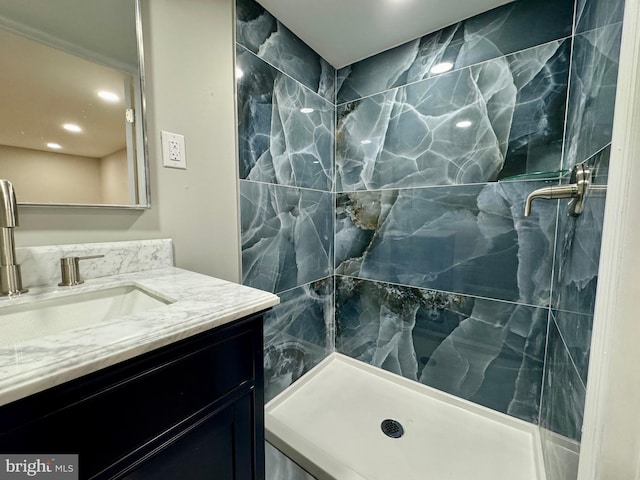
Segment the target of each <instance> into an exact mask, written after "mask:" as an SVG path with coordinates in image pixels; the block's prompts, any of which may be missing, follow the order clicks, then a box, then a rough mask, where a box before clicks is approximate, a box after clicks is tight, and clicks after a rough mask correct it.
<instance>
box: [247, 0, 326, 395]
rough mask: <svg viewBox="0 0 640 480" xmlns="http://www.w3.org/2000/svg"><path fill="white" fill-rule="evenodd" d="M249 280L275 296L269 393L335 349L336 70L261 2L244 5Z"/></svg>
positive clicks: (269, 331)
mask: <svg viewBox="0 0 640 480" xmlns="http://www.w3.org/2000/svg"><path fill="white" fill-rule="evenodd" d="M236 41H237V43H236V67H237V68H236V76H237V103H238V147H239V148H238V155H239V175H240V216H241V219H240V220H241V222H240V223H241V237H242V238H241V241H242V280H243V283H244V284H246V285H250V286H252V287H256V288H260V289H263V290H267V291H270V292H274V293H277V294H278V295H279V296H280V300H281V303H280V305H279V306H277V307H276V308H274V309H273V310H272V311H271V312H269V313H268V314H267V316H266V318H265V389H266V391H265V398H266V400H267V401H268V400H271V399H272V398H273V397H275V396H276V395H277V394H278V393H280V392H281V391H282V390H284V389H285V388H286V387H287V386H289V385H291V383H293V382H294V381H295V380H297V379H298V378H299V377H300V376H301V375H302V374H304V373H305V372H306V371H308V370H309V369H310V368H311V367H313V366H314V365H316V364H317V363H318V362H319V361H321V360H322V359H323V358H324V357H326V356H327V355H328V353H330V352H332V351H333V349H334V334H333V330H334V329H333V323H334V322H333V311H334V309H333V236H334V233H333V231H334V228H333V224H334V193H333V189H334V164H333V163H334V160H333V157H334V145H335V138H334V131H335V105H334V94H335V69H334V68H333V67H331V66H330V65H329V64H328V63H327V62H326V61H324V59H322V58H321V57H320V56H319V55H318V54H316V53H315V52H314V51H313V50H312V49H311V48H309V47H308V46H307V45H306V44H304V42H302V41H301V40H300V39H299V38H297V37H296V36H295V35H294V34H293V33H291V31H290V30H288V29H287V28H286V27H284V26H283V25H282V24H281V23H280V22H279V21H278V20H276V19H275V18H274V17H273V16H272V15H270V14H269V13H268V12H267V11H266V10H264V8H262V7H261V6H260V5H259V4H258V3H256V2H255V1H254V0H238V1H237V3H236Z"/></svg>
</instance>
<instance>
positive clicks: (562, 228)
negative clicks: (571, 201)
mask: <svg viewBox="0 0 640 480" xmlns="http://www.w3.org/2000/svg"><path fill="white" fill-rule="evenodd" d="M610 151H611V149H610V147H607V148H605V149H604V150H602V151H600V152H599V153H598V154H597V155H595V156H594V157H592V158H591V159H589V161H588V162H587V165H589V167H590V168H592V171H594V175H595V182H596V183H601V184H602V183H604V184H606V182H607V171H608V163H609V155H610ZM605 202H606V194H605V192H596V191H593V192H592V193H591V194H590V195H589V197H587V201H586V203H585V208H584V211H583V213H582V214H581V215H580V216H579V217H571V216H569V214H568V209H567V203H566V202H562V203H561V208H560V215H559V217H558V230H557V234H556V254H555V256H556V258H555V268H554V281H553V301H552V305H553V307H554V308H556V309H558V310H565V311H570V312H576V313H582V314H586V315H592V314H593V311H594V308H595V301H596V287H597V284H598V267H599V263H600V245H601V241H602V229H603V224H604V207H605Z"/></svg>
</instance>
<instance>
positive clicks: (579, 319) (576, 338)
mask: <svg viewBox="0 0 640 480" xmlns="http://www.w3.org/2000/svg"><path fill="white" fill-rule="evenodd" d="M551 314H552V315H553V318H554V319H555V322H556V327H557V328H558V330H559V331H560V332H562V338H563V340H564V342H565V346H566V348H567V351H568V354H569V356H570V357H571V360H572V361H573V364H574V366H575V368H576V370H577V371H578V374H579V375H580V380H581V381H582V383H583V384H584V385H586V384H587V376H588V372H589V356H590V354H591V333H592V331H593V315H585V314H581V313H575V312H566V311H563V310H552V311H551Z"/></svg>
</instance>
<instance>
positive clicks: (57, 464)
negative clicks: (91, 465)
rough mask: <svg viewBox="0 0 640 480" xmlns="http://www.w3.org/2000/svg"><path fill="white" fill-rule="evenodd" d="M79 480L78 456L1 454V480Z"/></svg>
mask: <svg viewBox="0 0 640 480" xmlns="http://www.w3.org/2000/svg"><path fill="white" fill-rule="evenodd" d="M29 478H36V479H37V478H40V479H47V480H78V455H19V454H11V455H6V454H0V480H19V479H29Z"/></svg>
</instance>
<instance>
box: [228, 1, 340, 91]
mask: <svg viewBox="0 0 640 480" xmlns="http://www.w3.org/2000/svg"><path fill="white" fill-rule="evenodd" d="M236 42H238V43H239V44H240V45H242V46H243V47H245V48H247V49H248V50H250V51H252V52H253V53H255V54H256V55H258V56H259V57H260V58H262V59H264V60H265V61H267V62H269V63H270V64H271V65H273V66H274V67H276V68H278V69H279V70H281V71H283V72H284V73H286V74H287V75H289V76H291V77H292V78H294V79H296V80H297V81H299V82H300V83H302V84H304V85H306V86H307V87H308V88H310V89H311V90H312V91H314V92H316V93H318V94H319V95H321V96H322V97H324V98H326V99H327V100H329V101H330V102H334V101H335V68H333V67H332V66H331V65H329V63H327V61H326V60H324V59H323V58H322V57H321V56H320V55H318V54H317V53H316V52H315V51H313V50H312V49H311V48H310V47H309V46H308V45H307V44H305V43H304V42H303V41H302V40H300V39H299V38H298V37H297V36H296V35H294V34H293V33H292V32H291V31H290V30H289V29H288V28H287V27H285V26H284V25H282V23H280V21H278V20H277V19H276V18H275V17H273V16H272V15H271V14H270V13H269V12H267V11H266V10H265V9H264V8H263V7H262V6H260V5H259V4H258V3H257V2H255V1H254V0H236Z"/></svg>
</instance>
